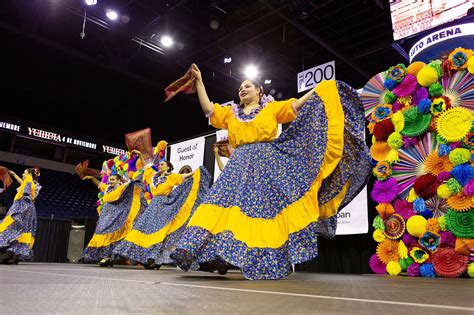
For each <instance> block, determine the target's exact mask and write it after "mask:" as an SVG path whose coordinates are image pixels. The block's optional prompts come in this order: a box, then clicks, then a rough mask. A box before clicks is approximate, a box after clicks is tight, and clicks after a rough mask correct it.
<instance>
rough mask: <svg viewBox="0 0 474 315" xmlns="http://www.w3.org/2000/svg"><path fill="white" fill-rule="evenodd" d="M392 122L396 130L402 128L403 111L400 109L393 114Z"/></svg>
mask: <svg viewBox="0 0 474 315" xmlns="http://www.w3.org/2000/svg"><path fill="white" fill-rule="evenodd" d="M392 123H393V126H394V127H395V131H396V132H400V131H402V130H403V127H404V126H405V117H404V116H403V112H402V111H401V110H399V111H398V112H396V113H395V114H393V116H392Z"/></svg>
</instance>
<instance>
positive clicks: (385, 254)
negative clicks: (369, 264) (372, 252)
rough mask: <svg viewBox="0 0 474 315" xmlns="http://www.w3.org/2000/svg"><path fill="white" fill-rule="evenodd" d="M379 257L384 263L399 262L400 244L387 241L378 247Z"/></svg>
mask: <svg viewBox="0 0 474 315" xmlns="http://www.w3.org/2000/svg"><path fill="white" fill-rule="evenodd" d="M377 257H378V258H379V259H380V261H382V262H383V263H386V264H388V263H389V262H390V261H398V242H397V241H393V240H390V239H386V240H384V241H383V242H381V243H379V244H378V245H377Z"/></svg>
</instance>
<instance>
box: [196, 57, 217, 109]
mask: <svg viewBox="0 0 474 315" xmlns="http://www.w3.org/2000/svg"><path fill="white" fill-rule="evenodd" d="M191 67H192V69H191V73H192V74H193V76H194V77H195V78H196V79H195V81H194V82H195V84H196V91H197V94H198V98H199V103H200V104H201V108H202V111H203V112H204V114H206V116H209V115H210V114H212V112H213V111H214V108H213V107H212V105H211V101H210V100H209V97H208V96H207V92H206V88H205V87H204V82H202V75H201V70H199V68H198V66H197V65H196V64H195V63H193V64H192V65H191Z"/></svg>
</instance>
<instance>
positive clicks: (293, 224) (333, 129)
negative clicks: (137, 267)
mask: <svg viewBox="0 0 474 315" xmlns="http://www.w3.org/2000/svg"><path fill="white" fill-rule="evenodd" d="M316 91H317V92H318V95H319V96H320V97H321V99H322V100H323V103H324V108H325V111H326V115H327V118H328V141H327V143H328V145H327V147H326V150H325V152H324V158H323V161H322V163H321V170H320V172H319V174H318V176H317V177H316V179H315V180H314V181H313V183H312V184H311V187H310V188H309V189H308V191H307V192H306V193H305V194H304V196H303V197H301V198H300V199H299V200H297V201H295V202H294V203H292V204H290V205H288V206H287V207H286V208H285V209H283V210H282V211H281V212H280V213H279V214H278V215H277V216H276V217H275V218H272V219H263V218H251V217H249V216H247V215H245V214H244V213H242V211H241V209H240V208H239V207H237V206H234V207H230V208H223V207H219V206H216V205H212V204H202V205H200V206H199V207H198V209H197V210H196V212H195V214H194V215H193V217H192V218H191V220H190V221H189V224H188V226H189V227H191V226H197V227H201V228H203V229H206V230H208V231H209V232H211V233H212V234H218V233H222V232H224V231H230V232H232V233H233V236H234V238H235V239H236V240H239V241H241V242H243V243H245V244H246V246H248V247H257V248H279V247H281V246H282V245H284V244H285V243H286V242H287V241H288V238H289V235H290V234H292V233H295V232H299V231H301V230H302V229H304V228H305V227H307V226H308V225H309V224H311V223H313V222H316V221H317V220H318V219H319V217H320V211H321V210H322V211H324V215H329V216H330V215H334V214H335V213H336V212H337V208H338V207H339V205H340V204H341V202H342V200H343V198H344V196H345V194H346V192H347V188H348V187H349V183H347V184H346V185H345V186H344V188H343V190H342V191H341V193H339V194H338V195H337V196H336V197H335V198H334V199H333V200H331V201H330V202H328V203H326V204H325V205H324V207H322V208H321V209H320V208H319V206H318V191H319V188H320V187H321V184H322V181H323V179H324V178H325V177H327V176H328V175H330V174H331V172H332V171H333V170H334V169H335V167H336V166H337V164H338V163H339V161H340V159H341V157H342V154H343V149H344V112H343V110H342V105H341V103H340V99H339V93H338V91H337V86H336V82H335V81H323V82H321V83H320V84H319V85H318V88H317V89H316Z"/></svg>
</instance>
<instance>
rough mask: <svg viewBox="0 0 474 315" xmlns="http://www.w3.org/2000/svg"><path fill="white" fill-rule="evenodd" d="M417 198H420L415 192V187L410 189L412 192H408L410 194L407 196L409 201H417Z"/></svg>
mask: <svg viewBox="0 0 474 315" xmlns="http://www.w3.org/2000/svg"><path fill="white" fill-rule="evenodd" d="M416 198H418V195H417V194H416V192H415V188H412V189H410V192H409V193H408V196H407V198H406V199H407V201H408V202H413V201H415V199H416Z"/></svg>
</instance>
